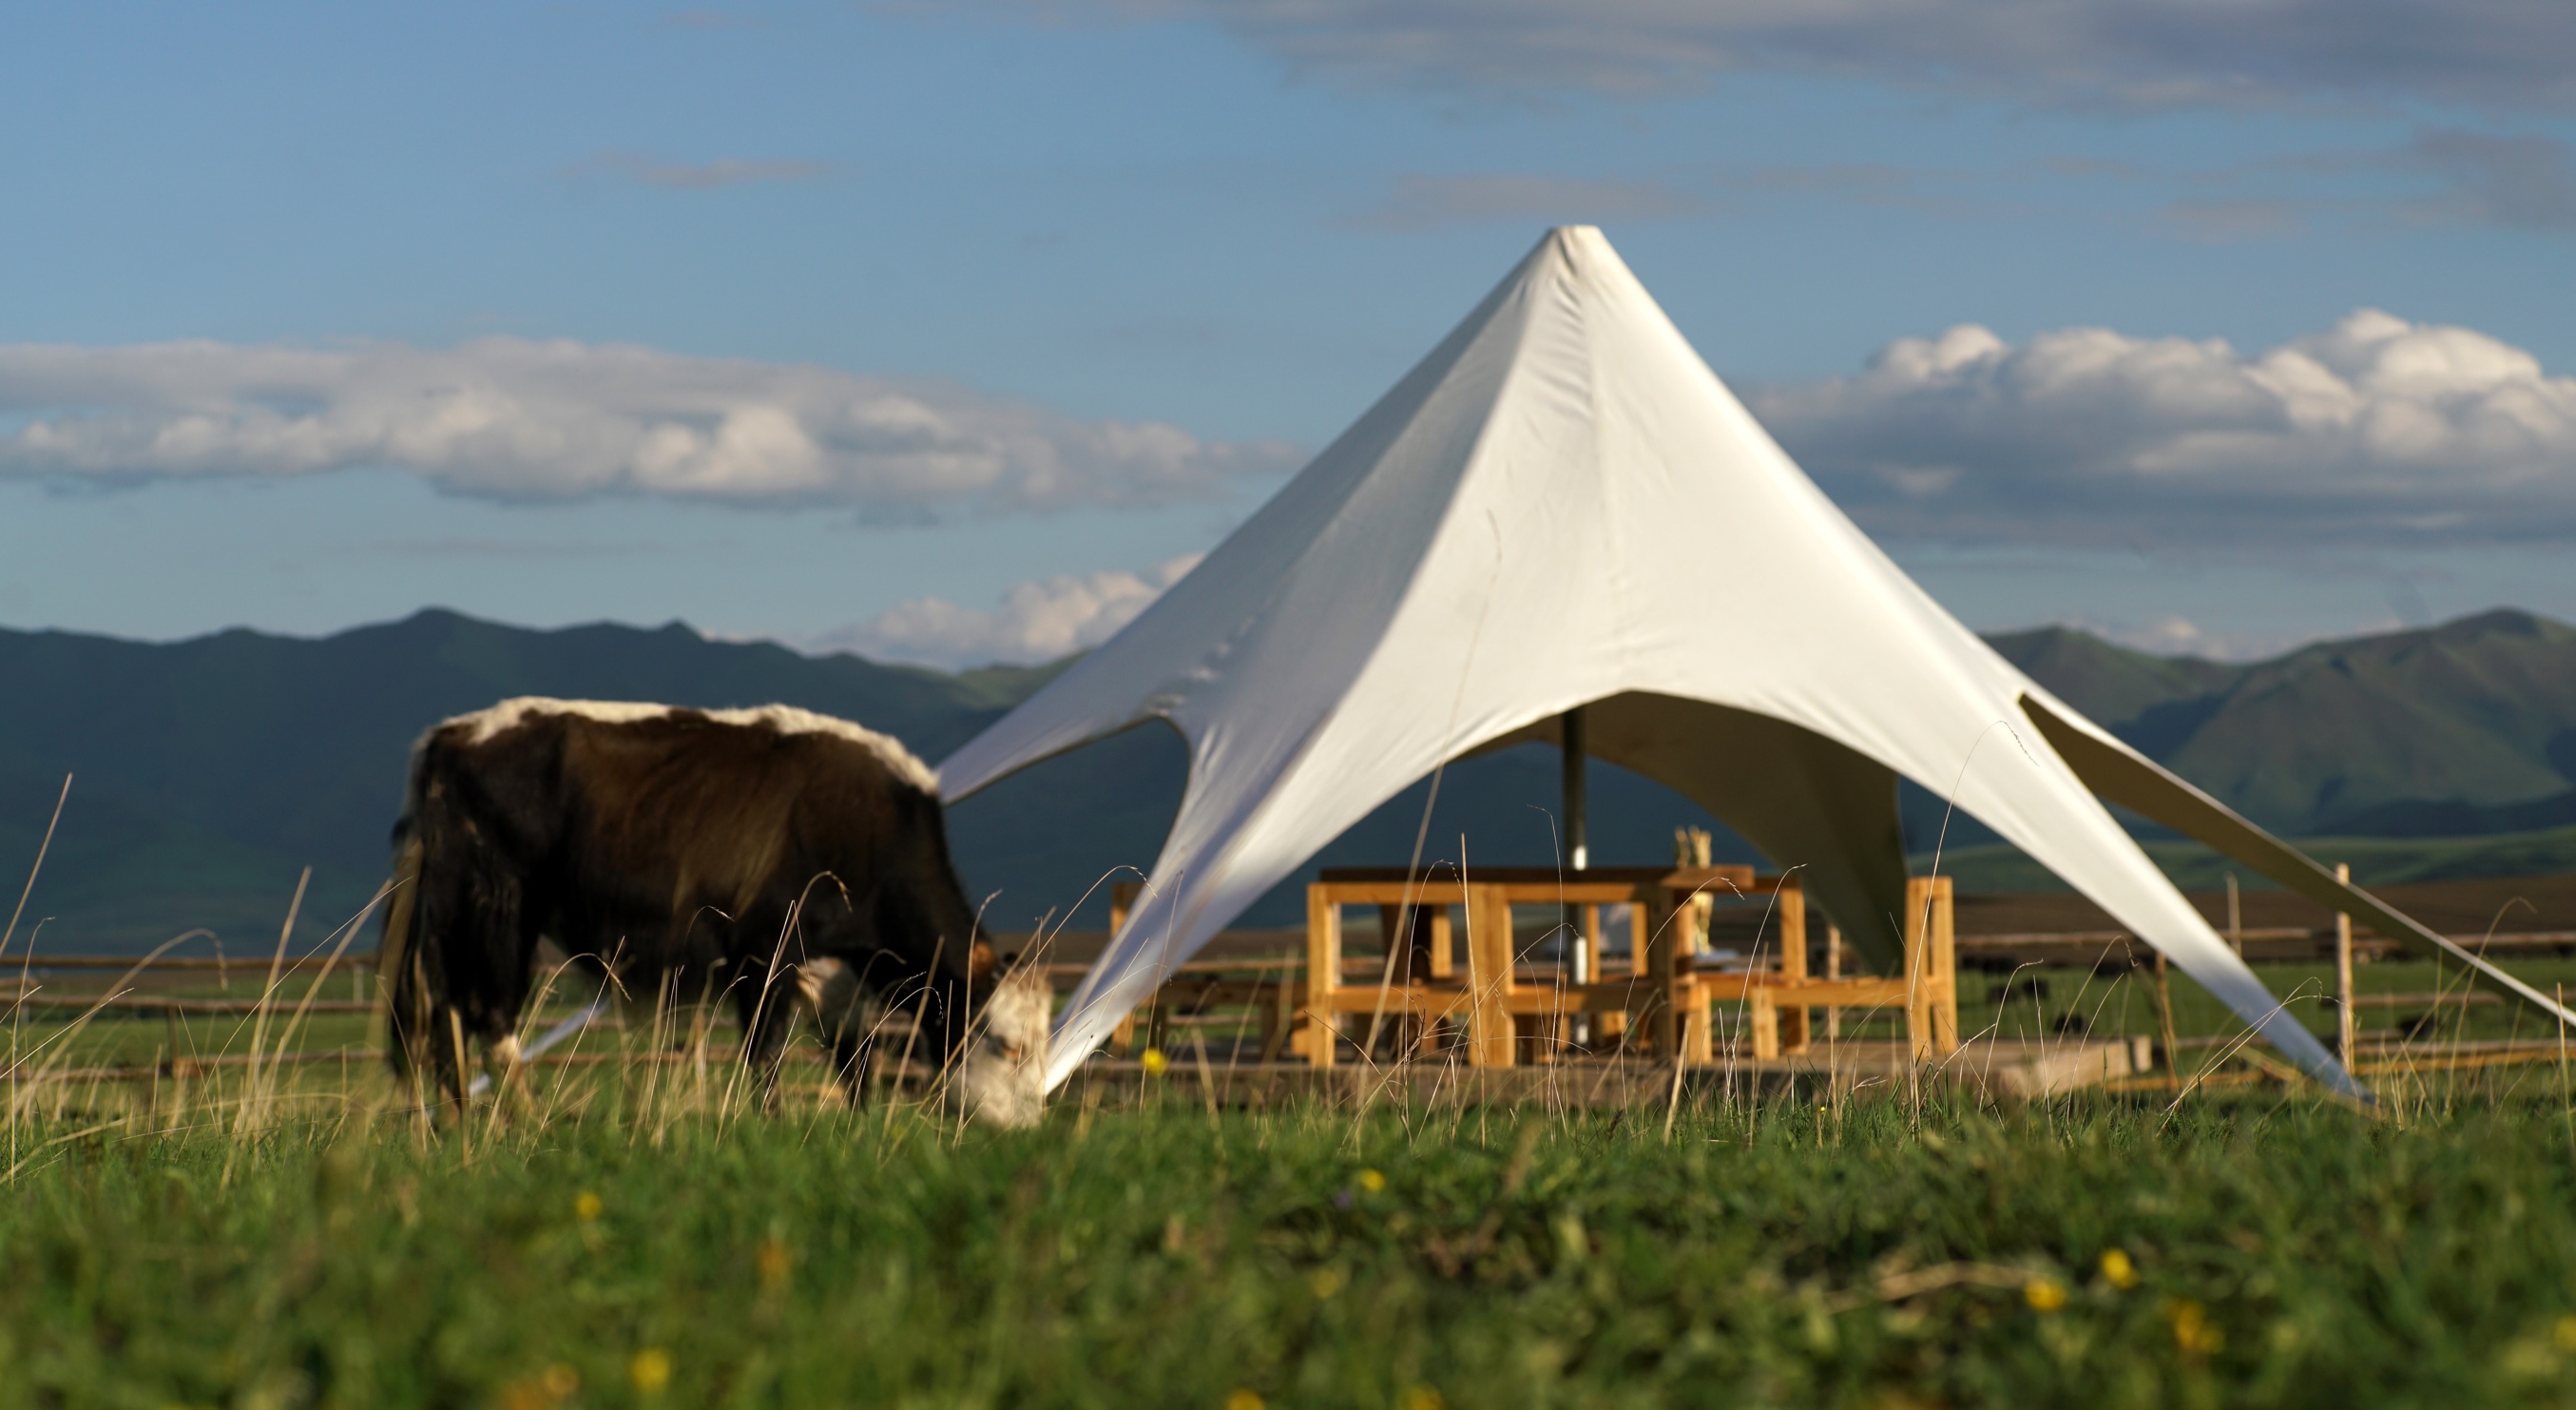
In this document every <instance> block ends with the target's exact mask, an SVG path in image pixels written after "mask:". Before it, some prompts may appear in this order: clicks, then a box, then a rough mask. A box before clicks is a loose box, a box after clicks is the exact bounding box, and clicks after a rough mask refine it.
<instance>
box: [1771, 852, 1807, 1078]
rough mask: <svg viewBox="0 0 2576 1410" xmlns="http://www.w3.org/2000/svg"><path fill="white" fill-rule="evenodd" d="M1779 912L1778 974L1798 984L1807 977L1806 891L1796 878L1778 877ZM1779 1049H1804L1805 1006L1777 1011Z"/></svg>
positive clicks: (1790, 982) (1805, 1048) (1795, 1050)
mask: <svg viewBox="0 0 2576 1410" xmlns="http://www.w3.org/2000/svg"><path fill="white" fill-rule="evenodd" d="M1777 899H1778V902H1779V907H1778V909H1779V915H1780V924H1779V927H1778V928H1779V932H1780V978H1781V979H1782V981H1783V982H1786V983H1789V984H1802V983H1805V982H1806V978H1807V891H1806V888H1805V887H1803V886H1800V885H1799V884H1798V878H1796V877H1794V876H1786V877H1782V878H1781V879H1780V891H1779V895H1778V898H1777ZM1780 1051H1781V1052H1784V1053H1793V1054H1794V1053H1804V1052H1805V1051H1807V1010H1805V1009H1804V1008H1787V1009H1782V1010H1781V1011H1780Z"/></svg>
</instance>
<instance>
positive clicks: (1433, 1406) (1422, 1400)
mask: <svg viewBox="0 0 2576 1410" xmlns="http://www.w3.org/2000/svg"><path fill="white" fill-rule="evenodd" d="M1395 1403H1396V1405H1397V1407H1398V1410H1445V1407H1447V1405H1448V1404H1449V1402H1448V1401H1446V1400H1443V1399H1441V1398H1440V1392H1438V1391H1436V1390H1433V1389H1432V1388H1431V1387H1429V1386H1415V1387H1414V1388H1413V1389H1411V1390H1408V1391H1406V1392H1405V1393H1404V1394H1403V1395H1402V1396H1400V1397H1398V1398H1397V1400H1396V1402H1395Z"/></svg>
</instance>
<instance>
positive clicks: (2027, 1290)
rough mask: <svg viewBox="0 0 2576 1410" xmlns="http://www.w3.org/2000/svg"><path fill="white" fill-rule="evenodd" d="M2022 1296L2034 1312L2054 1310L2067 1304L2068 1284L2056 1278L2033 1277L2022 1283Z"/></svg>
mask: <svg viewBox="0 0 2576 1410" xmlns="http://www.w3.org/2000/svg"><path fill="white" fill-rule="evenodd" d="M2021 1297H2022V1301H2024V1302H2027V1303H2029V1304H2030V1310H2031V1311H2033V1312H2054V1311H2056V1310H2057V1309H2059V1308H2061V1307H2064V1306H2065V1305H2066V1285H2065V1284H2064V1283H2061V1282H2058V1281H2057V1280H2056V1279H2054V1278H2033V1279H2031V1280H2030V1281H2029V1282H2027V1283H2024V1284H2022V1285H2021Z"/></svg>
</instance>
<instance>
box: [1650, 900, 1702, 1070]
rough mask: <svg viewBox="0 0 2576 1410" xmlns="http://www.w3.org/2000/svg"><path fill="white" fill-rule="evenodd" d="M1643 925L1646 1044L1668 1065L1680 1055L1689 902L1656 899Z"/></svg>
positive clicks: (1689, 917) (1689, 916)
mask: <svg viewBox="0 0 2576 1410" xmlns="http://www.w3.org/2000/svg"><path fill="white" fill-rule="evenodd" d="M1648 910H1649V914H1648V916H1647V924H1646V974H1647V977H1648V984H1647V988H1648V990H1649V992H1650V993H1651V995H1652V997H1651V998H1649V999H1648V1000H1647V1003H1648V1005H1649V1006H1650V1007H1651V1008H1652V1010H1653V1011H1652V1012H1651V1013H1649V1014H1648V1015H1647V1017H1646V1032H1647V1034H1648V1035H1649V1037H1648V1041H1649V1042H1651V1043H1652V1044H1653V1045H1654V1050H1655V1056H1656V1057H1658V1058H1661V1059H1663V1060H1665V1061H1670V1060H1671V1059H1672V1057H1673V1055H1674V1054H1675V1053H1677V1052H1679V1051H1680V1046H1679V1045H1680V1042H1681V1005H1682V1000H1683V999H1684V998H1685V997H1686V996H1685V995H1684V994H1683V993H1682V992H1681V991H1682V989H1683V987H1684V986H1683V984H1682V980H1681V958H1682V955H1683V953H1684V951H1685V946H1686V944H1687V937H1686V936H1685V934H1684V933H1683V932H1684V928H1685V927H1687V926H1688V925H1689V924H1690V919H1691V915H1690V899H1689V897H1688V896H1687V895H1684V896H1681V897H1679V898H1674V899H1665V898H1660V897H1659V898H1657V900H1656V901H1655V902H1653V903H1651V904H1650V905H1649V907H1648Z"/></svg>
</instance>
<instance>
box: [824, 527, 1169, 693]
mask: <svg viewBox="0 0 2576 1410" xmlns="http://www.w3.org/2000/svg"><path fill="white" fill-rule="evenodd" d="M1205 556H1206V555H1205V554H1199V553H1192V554H1186V555H1184V556H1182V557H1179V558H1175V559H1172V560H1170V561H1169V562H1166V563H1163V564H1160V565H1159V566H1156V567H1153V568H1149V569H1146V570H1145V571H1143V572H1141V573H1129V572H1118V571H1113V572H1104V573H1089V574H1085V575H1083V576H1081V577H1072V576H1067V575H1059V576H1056V577H1052V578H1048V579H1045V580H1044V581H1041V582H1033V583H1022V584H1020V585H1019V586H1018V587H1015V588H1012V589H1011V590H1010V591H1009V592H1007V593H1004V594H1003V595H1002V603H1001V606H999V607H997V608H995V609H993V610H991V611H989V612H986V611H977V610H976V609H974V608H971V607H960V606H958V605H957V604H956V603H953V602H949V601H947V600H945V599H943V598H937V597H924V598H918V599H915V600H913V601H911V602H907V603H904V604H902V605H901V606H899V607H894V608H891V609H889V610H887V611H885V612H883V613H880V614H878V615H877V616H875V617H871V618H869V619H868V620H867V621H864V622H859V623H856V624H853V625H851V626H847V627H842V628H839V629H837V630H834V631H829V632H825V633H823V634H822V635H820V636H816V637H812V638H808V639H807V640H805V641H803V642H801V643H799V645H801V646H803V647H804V648H805V649H806V650H808V651H814V652H825V651H855V652H857V653H858V654H860V655H862V656H866V657H869V658H871V659H873V660H880V661H910V662H913V663H915V664H918V665H924V666H939V667H942V668H945V669H949V670H956V669H961V668H963V667H968V666H983V665H990V664H992V663H994V662H1010V663H1013V664H1026V663H1032V662H1039V661H1053V660H1056V659H1058V658H1061V657H1064V656H1069V655H1071V654H1073V653H1074V652H1076V651H1084V650H1088V649H1090V648H1091V647H1094V646H1098V645H1099V644H1100V643H1102V642H1104V641H1107V640H1108V639H1109V638H1110V637H1112V636H1115V635H1116V634H1117V632H1118V629H1119V628H1121V627H1123V626H1126V625H1127V624H1128V623H1129V622H1132V621H1134V620H1136V616H1137V614H1138V613H1140V612H1143V611H1144V610H1145V609H1146V608H1147V607H1150V606H1152V605H1153V603H1154V599H1156V598H1158V597H1161V596H1162V595H1163V591H1164V589H1166V588H1169V587H1170V586H1171V585H1172V584H1174V583H1177V582H1179V581H1180V580H1181V579H1182V577H1183V576H1185V575H1186V574H1188V572H1189V571H1190V570H1191V569H1192V568H1195V567H1197V566H1198V564H1199V560H1200V559H1201V558H1203V557H1205Z"/></svg>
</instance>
